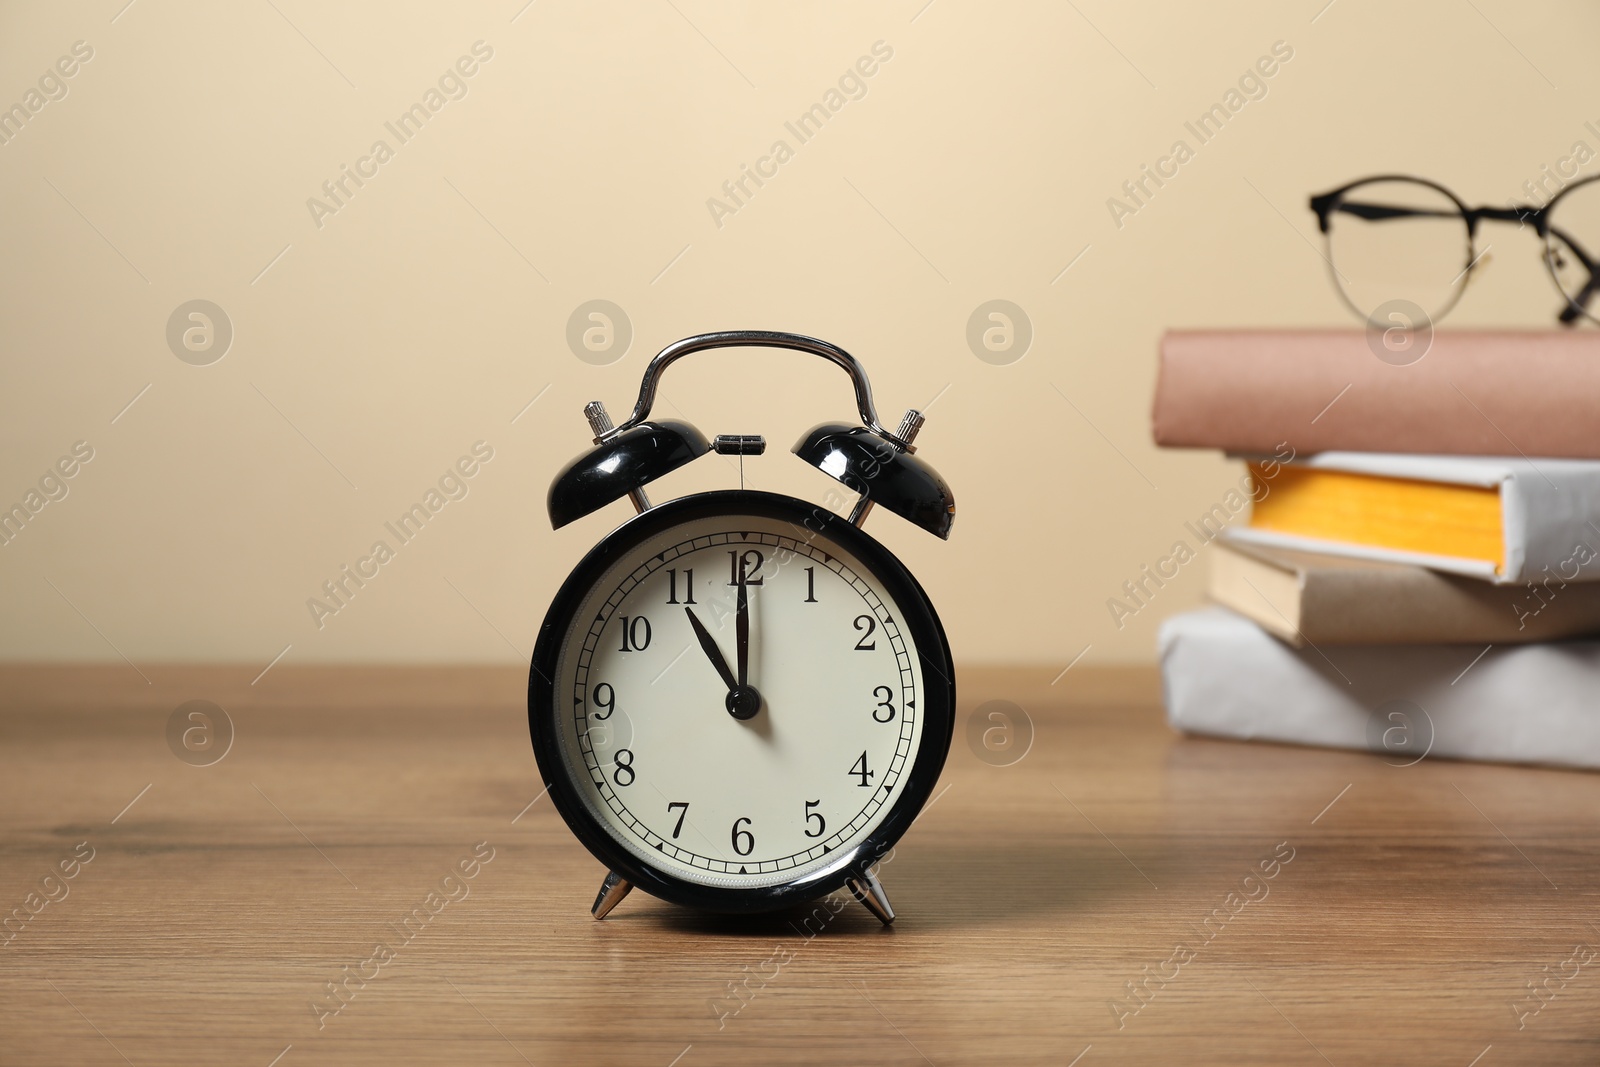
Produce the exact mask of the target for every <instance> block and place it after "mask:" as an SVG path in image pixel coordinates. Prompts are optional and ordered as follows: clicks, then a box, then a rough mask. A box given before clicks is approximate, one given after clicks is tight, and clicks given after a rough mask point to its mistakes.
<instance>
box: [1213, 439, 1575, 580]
mask: <svg viewBox="0 0 1600 1067" xmlns="http://www.w3.org/2000/svg"><path fill="white" fill-rule="evenodd" d="M1240 458H1244V459H1250V458H1251V457H1240ZM1270 466H1271V467H1272V469H1274V470H1278V469H1284V470H1302V471H1334V472H1341V473H1344V474H1358V475H1366V476H1369V477H1371V478H1380V479H1388V480H1391V481H1395V482H1400V483H1405V482H1422V483H1429V482H1431V483H1435V484H1439V485H1447V486H1466V487H1474V488H1478V489H1486V490H1491V491H1493V492H1495V493H1497V494H1498V496H1499V505H1500V507H1499V510H1500V519H1499V527H1500V529H1499V535H1500V537H1501V539H1502V542H1503V551H1504V558H1503V559H1499V560H1495V559H1482V558H1476V559H1475V558H1466V557H1461V556H1449V555H1439V554H1435V553H1431V552H1423V551H1408V550H1403V549H1397V548H1393V547H1390V546H1386V545H1378V544H1357V543H1352V542H1349V541H1341V540H1333V539H1323V538H1319V537H1314V536H1307V535H1305V534H1303V533H1298V532H1293V531H1285V530H1272V529H1263V528H1261V526H1260V525H1259V522H1258V519H1259V516H1257V515H1252V517H1251V520H1250V521H1251V524H1250V525H1242V524H1241V525H1235V526H1233V527H1230V528H1229V529H1228V531H1227V536H1228V537H1230V538H1233V539H1235V540H1238V541H1242V542H1244V543H1246V544H1257V545H1264V546H1266V547H1269V548H1288V549H1297V550H1300V551H1305V552H1322V553H1327V554H1330V555H1339V556H1346V557H1349V558H1352V559H1364V560H1376V561H1380V562H1385V563H1401V564H1410V565H1412V566H1417V567H1428V568H1430V569H1432V570H1439V571H1448V572H1452V573H1455V574H1465V575H1469V576H1471V577H1473V578H1479V579H1482V580H1483V581H1490V582H1498V583H1501V584H1505V585H1521V584H1523V583H1525V582H1529V581H1532V582H1538V583H1541V584H1546V585H1559V584H1564V583H1566V582H1574V581H1576V582H1583V581H1597V580H1600V460H1587V459H1522V458H1506V457H1502V456H1420V455H1402V454H1389V453H1377V452H1321V453H1318V454H1316V455H1309V456H1301V457H1299V458H1297V459H1294V460H1292V461H1290V462H1288V463H1284V464H1281V465H1270ZM1275 488H1276V487H1275V486H1274V484H1273V480H1272V478H1270V477H1268V478H1265V479H1263V478H1262V476H1261V474H1260V473H1259V472H1258V473H1257V489H1256V492H1257V499H1261V500H1263V504H1265V503H1267V502H1269V501H1270V497H1271V495H1272V493H1273V491H1274V489H1275ZM1258 510H1259V509H1258ZM1389 517H1390V518H1394V519H1398V518H1400V516H1389Z"/></svg>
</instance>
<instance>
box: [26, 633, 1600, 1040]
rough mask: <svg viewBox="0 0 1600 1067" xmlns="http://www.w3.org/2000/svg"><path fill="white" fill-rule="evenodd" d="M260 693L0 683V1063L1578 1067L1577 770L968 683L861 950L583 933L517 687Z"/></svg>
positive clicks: (1585, 910)
mask: <svg viewBox="0 0 1600 1067" xmlns="http://www.w3.org/2000/svg"><path fill="white" fill-rule="evenodd" d="M258 672H259V665H257V666H256V667H240V668H228V667H204V668H182V667H171V668H165V669H150V668H146V673H147V674H148V675H149V677H150V684H148V685H147V684H146V683H145V682H144V680H143V679H142V678H140V677H139V676H138V675H136V674H134V673H133V672H132V671H130V670H129V669H128V668H126V667H125V666H122V667H116V668H109V667H108V668H99V667H95V668H68V667H30V668H21V667H13V668H6V669H3V670H0V694H3V695H0V802H3V809H0V810H3V813H4V832H3V836H0V909H3V910H4V912H5V914H6V915H7V916H9V917H10V918H9V921H8V922H7V924H6V929H5V933H4V935H3V937H0V940H4V945H3V947H0V1062H4V1063H8V1064H11V1063H15V1064H48V1063H70V1064H118V1063H124V1062H126V1063H131V1064H139V1065H144V1064H219V1063H229V1064H245V1065H255V1067H269V1065H271V1064H277V1065H279V1067H301V1065H305V1064H324V1063H326V1064H331V1063H343V1064H365V1063H374V1064H376V1063H408V1062H415V1063H444V1062H461V1063H471V1064H475V1065H477V1064H482V1065H491V1064H523V1063H531V1064H541V1065H543V1064H589V1063H593V1064H613V1063H615V1064H643V1065H653V1067H669V1065H672V1064H677V1065H679V1067H700V1065H703V1064H734V1063H762V1064H767V1063H780V1064H789V1063H794V1064H864V1063H873V1064H924V1063H932V1064H997V1063H998V1064H1006V1063H1052V1064H1072V1063H1076V1064H1079V1065H1081V1067H1096V1065H1098V1064H1104V1063H1140V1064H1149V1063H1182V1064H1197V1063H1218V1064H1274V1065H1280V1064H1323V1063H1327V1064H1333V1065H1336V1067H1346V1065H1353V1064H1400V1063H1403V1064H1441V1065H1452V1067H1469V1065H1474V1064H1475V1065H1477V1067H1499V1065H1502V1064H1510V1063H1525V1064H1569V1063H1570V1064H1594V1063H1596V1062H1597V1061H1600V956H1597V955H1596V954H1595V946H1600V926H1597V925H1596V924H1597V923H1600V891H1597V888H1596V874H1597V871H1600V864H1597V848H1600V839H1597V831H1600V778H1596V777H1595V776H1593V775H1588V774H1581V773H1574V772H1565V771H1554V770H1538V769H1515V768H1505V767H1494V766H1486V765H1474V764H1464V763H1448V762H1443V761H1439V760H1433V759H1427V760H1424V761H1422V762H1421V763H1420V764H1418V765H1416V766H1411V767H1396V766H1389V765H1388V764H1386V763H1385V762H1383V761H1382V760H1381V759H1379V758H1377V757H1375V756H1369V755H1365V754H1359V753H1345V752H1329V751H1320V750H1313V749H1301V748H1291V747H1282V746H1272V745H1258V744H1242V743H1232V742H1223V741H1211V740H1201V739H1191V738H1182V737H1179V736H1177V735H1174V734H1173V733H1171V732H1170V731H1169V730H1168V729H1167V727H1166V726H1165V724H1164V723H1163V721H1162V719H1161V716H1160V710H1159V694H1158V691H1157V687H1156V681H1155V677H1154V675H1153V674H1152V673H1150V672H1147V671H1137V670H1130V671H1111V670H1102V671H1095V670H1090V669H1087V668H1083V667H1079V668H1076V669H1074V670H1072V671H1070V672H1069V673H1068V674H1066V675H1065V676H1064V677H1062V678H1061V679H1060V681H1059V682H1057V683H1056V684H1055V685H1051V684H1050V681H1051V677H1052V675H1053V673H1054V672H1045V673H1040V672H1036V671H1034V672H1030V671H996V670H984V671H978V670H972V671H965V672H963V673H962V676H961V686H962V692H963V699H962V705H961V708H962V717H961V724H960V726H959V727H958V733H957V737H956V740H955V744H954V747H953V749H952V751H951V754H950V761H949V765H948V767H947V770H946V772H945V778H944V782H943V783H942V784H941V786H940V787H939V788H940V791H939V792H937V793H936V799H935V800H934V801H933V803H932V804H931V805H930V806H929V807H928V808H927V809H925V811H924V813H923V815H922V817H921V818H920V820H919V821H918V822H917V824H916V825H915V826H914V827H913V828H912V830H911V832H910V833H909V834H908V835H907V836H906V837H905V838H904V840H903V841H902V842H901V844H900V846H899V848H898V849H897V850H896V851H895V852H894V853H893V855H892V857H891V858H890V859H889V860H888V861H887V862H886V864H885V866H884V868H883V871H882V876H883V882H884V885H885V887H886V888H887V890H888V892H889V895H890V898H891V899H892V901H893V903H894V905H895V907H896V908H897V909H898V911H899V915H900V918H899V921H898V922H897V923H896V924H895V926H894V927H893V928H892V929H887V930H886V929H883V928H881V927H880V926H879V924H878V923H877V921H876V920H874V919H873V918H872V917H871V916H870V915H868V914H867V913H866V911H864V910H863V909H862V908H861V907H860V906H858V905H856V904H855V903H854V902H850V903H849V905H848V906H844V907H842V908H840V909H838V910H837V911H836V910H835V909H834V907H833V906H831V905H829V904H828V903H823V904H821V905H820V906H819V907H818V908H817V909H812V910H808V911H800V912H796V913H791V914H784V915H780V916H775V917H768V918H762V919H758V920H746V921H733V920H728V919H721V918H715V917H707V916H703V915H695V914H690V913H687V912H685V911H683V910H680V909H677V908H674V907H671V906H669V905H667V904H664V903H662V902H660V901H657V900H654V899H652V898H650V897H647V896H644V895H643V894H641V893H635V894H633V895H632V896H631V897H629V898H628V899H627V900H626V901H624V902H623V904H622V905H621V906H620V907H619V908H618V909H617V910H616V911H615V912H614V913H613V914H612V916H611V918H609V919H607V920H606V921H605V922H595V921H593V920H592V919H590V918H589V914H588V907H589V904H590V903H591V902H592V900H593V898H594V894H595V891H596V889H597V888H598V887H599V884H600V880H601V877H602V875H603V873H604V872H603V871H602V869H601V868H600V866H599V865H598V864H597V863H596V862H595V861H594V860H593V859H592V858H591V857H590V856H589V855H588V854H587V853H586V852H585V851H584V850H583V849H582V848H581V847H580V846H579V845H578V844H577V843H576V841H575V840H574V839H573V837H572V835H571V834H570V833H569V832H568V831H567V829H566V827H565V826H564V825H563V824H562V823H561V821H560V819H559V818H558V817H557V816H556V814H555V812H554V810H553V809H552V808H551V806H550V803H549V801H548V799H537V798H538V797H539V794H540V783H539V781H538V776H537V772H536V769H535V767H534V762H533V757H532V754H531V751H530V749H529V745H528V737H527V724H526V714H525V708H524V704H523V700H524V685H525V679H524V676H523V674H522V672H520V671H516V670H506V669H473V668H462V669H442V668H441V669H421V668H418V669H376V668H361V669H356V668H348V669H334V668H324V669H315V668H291V667H288V666H279V667H277V668H275V669H273V670H272V671H270V672H268V673H267V674H266V675H265V676H264V677H262V678H261V679H260V680H259V681H258V682H256V683H255V684H254V685H252V684H250V679H251V678H252V677H253V676H255V675H256V674H257V673H258ZM194 699H204V700H209V701H213V702H214V703H216V704H217V705H219V706H220V707H222V708H223V709H225V710H226V712H227V715H228V718H229V719H230V720H231V722H232V724H233V728H234V737H233V740H232V744H231V747H230V748H228V749H227V752H226V755H224V756H223V757H222V758H221V759H220V760H218V761H217V762H215V763H213V764H212V765H210V766H194V765H190V764H188V763H186V762H184V761H182V760H180V759H179V758H178V756H177V755H175V751H174V749H173V748H171V747H169V743H168V722H169V718H170V717H171V716H172V715H173V713H174V709H176V708H178V706H179V705H180V704H182V703H184V702H185V701H189V700H194ZM991 700H1008V701H1011V702H1013V703H1014V704H1015V705H1016V706H1018V707H1019V708H1020V709H1022V711H1023V713H1025V715H1026V717H1027V719H1029V720H1031V723H1032V728H1033V734H1034V736H1033V738H1032V742H1031V747H1029V748H1028V749H1027V751H1026V754H1025V755H1024V756H1023V757H1022V758H1021V759H1020V760H1018V761H1017V762H1015V763H1013V764H1012V765H1010V766H996V765H993V764H992V763H990V762H985V761H984V760H982V759H980V758H979V757H978V755H976V754H975V753H976V752H977V751H987V750H985V749H983V747H982V745H981V744H980V745H978V746H977V748H976V749H974V747H972V746H971V745H969V742H968V739H967V735H966V731H965V727H966V725H967V722H968V720H969V717H970V714H971V712H972V711H973V709H974V708H975V707H976V706H977V705H979V704H981V703H984V702H987V701H991ZM986 714H987V712H986ZM980 723H982V724H984V725H987V724H989V720H987V719H983V720H980ZM1019 736H1020V735H1019ZM992 740H993V738H992ZM181 748H182V746H181V745H180V746H179V749H180V750H181ZM212 752H213V753H214V752H215V749H213V750H212ZM1015 754H1016V749H1012V750H1011V753H1010V755H1013V756H1014V755H1015ZM191 758H194V757H192V756H191ZM990 758H991V759H995V758H997V757H995V756H993V755H991V757H990ZM84 857H91V858H88V859H87V862H84ZM485 857H490V858H487V859H486V858H485ZM463 869H465V870H470V871H471V872H472V873H471V876H470V877H467V876H466V875H465V874H463V873H462V872H463ZM68 871H70V872H71V877H66V872H68ZM452 873H453V874H454V877H449V876H451V875H452ZM17 909H20V911H18V910H17ZM35 912H36V914H35ZM18 915H22V916H25V917H26V918H25V919H24V918H17V916H18ZM407 916H413V918H412V919H411V921H410V923H409V925H407V924H405V923H404V920H405V919H406V917H407ZM416 916H420V918H417V917H416ZM380 944H382V945H384V946H386V951H385V952H381V953H378V954H375V946H377V945H380ZM351 975H355V977H354V978H353V979H352V978H350V977H349V976H351ZM347 979H348V981H347ZM338 982H346V986H345V988H346V989H347V992H346V994H345V996H344V998H342V999H335V998H333V997H332V996H330V994H329V993H328V989H329V983H338ZM1129 983H1133V988H1131V989H1130V985H1129ZM1530 983H1532V984H1530ZM1534 985H1537V987H1538V994H1537V996H1535V994H1534V992H1533V988H1534Z"/></svg>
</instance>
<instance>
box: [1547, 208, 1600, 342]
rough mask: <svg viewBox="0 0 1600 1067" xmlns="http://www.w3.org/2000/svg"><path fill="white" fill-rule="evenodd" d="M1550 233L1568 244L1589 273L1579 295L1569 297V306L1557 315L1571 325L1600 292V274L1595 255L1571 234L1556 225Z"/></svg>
mask: <svg viewBox="0 0 1600 1067" xmlns="http://www.w3.org/2000/svg"><path fill="white" fill-rule="evenodd" d="M1550 233H1551V234H1552V235H1554V236H1555V237H1557V238H1559V239H1560V241H1561V243H1562V244H1564V245H1566V246H1567V248H1568V249H1569V250H1570V251H1571V252H1572V255H1573V257H1574V258H1575V259H1577V261H1578V262H1579V263H1581V264H1583V269H1584V270H1585V271H1586V272H1588V275H1589V277H1588V280H1587V281H1585V282H1584V283H1583V288H1582V289H1579V290H1578V295H1577V296H1571V297H1568V298H1567V306H1566V307H1564V308H1562V309H1561V313H1560V314H1559V315H1557V316H1556V318H1557V319H1558V320H1559V321H1560V322H1561V324H1562V325H1563V326H1571V325H1572V324H1573V323H1575V322H1577V321H1578V317H1579V316H1580V315H1583V314H1585V313H1587V312H1588V310H1589V301H1590V300H1592V299H1594V296H1595V294H1596V293H1597V292H1600V275H1597V274H1596V271H1595V261H1594V257H1593V256H1591V255H1589V253H1587V252H1585V251H1584V249H1583V246H1582V245H1580V244H1578V242H1577V241H1576V240H1575V239H1574V238H1573V236H1572V235H1571V234H1569V233H1567V232H1566V231H1565V230H1562V229H1560V228H1558V227H1555V226H1552V227H1550Z"/></svg>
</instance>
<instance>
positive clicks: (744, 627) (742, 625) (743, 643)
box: [733, 560, 750, 688]
mask: <svg viewBox="0 0 1600 1067" xmlns="http://www.w3.org/2000/svg"><path fill="white" fill-rule="evenodd" d="M733 634H734V644H735V646H736V647H737V650H738V653H739V686H740V688H743V687H744V686H745V685H746V683H748V682H749V681H750V594H749V593H748V592H747V591H746V587H745V574H744V561H743V560H740V561H739V599H738V611H737V615H736V617H735V619H734V626H733Z"/></svg>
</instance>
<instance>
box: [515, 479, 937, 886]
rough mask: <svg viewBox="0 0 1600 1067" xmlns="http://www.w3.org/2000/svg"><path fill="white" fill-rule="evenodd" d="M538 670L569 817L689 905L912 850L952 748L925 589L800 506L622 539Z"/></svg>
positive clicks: (737, 512) (563, 602)
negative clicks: (904, 838)
mask: <svg viewBox="0 0 1600 1067" xmlns="http://www.w3.org/2000/svg"><path fill="white" fill-rule="evenodd" d="M741 584H742V586H743V589H742V597H741ZM741 599H742V600H743V603H744V610H743V616H744V623H743V629H744V631H745V632H746V634H747V636H746V639H745V641H744V643H743V645H744V653H743V655H742V656H741V650H740V649H741V642H740V639H739V634H740V631H741V622H740V615H741V611H740V601H741ZM930 646H931V647H930ZM534 667H535V670H534V674H533V677H532V681H531V683H530V694H531V699H530V709H529V710H530V723H531V725H532V728H533V733H534V739H535V748H536V750H538V752H539V757H540V766H541V769H542V770H543V771H544V773H545V776H546V780H547V781H548V782H549V783H550V786H551V792H552V794H553V795H554V796H555V797H556V799H557V803H558V805H559V806H560V807H561V809H562V813H563V815H564V816H566V817H567V820H568V822H569V823H571V824H573V826H574V829H575V830H578V831H579V836H580V837H582V838H583V839H584V840H585V843H586V844H588V845H589V846H590V849H591V851H595V852H596V854H597V855H598V856H599V857H600V858H601V860H602V861H603V862H606V863H608V864H610V865H611V866H612V868H613V869H614V870H619V873H622V874H623V875H624V877H629V876H630V875H632V877H631V878H630V880H633V881H635V882H636V884H639V883H640V881H641V876H642V880H643V887H644V888H646V889H650V890H651V891H653V892H657V893H658V895H664V896H668V898H669V899H680V900H683V902H685V903H699V904H707V903H712V904H713V906H714V904H715V900H716V898H718V897H720V898H722V902H723V903H727V898H729V897H731V896H737V895H740V894H741V892H745V893H746V895H750V896H753V897H756V898H760V899H762V900H764V901H768V902H771V903H777V902H781V899H782V898H783V897H784V896H785V895H786V894H785V892H784V890H785V889H793V890H794V891H795V892H796V893H800V894H802V895H815V894H816V893H818V892H824V891H826V887H823V888H819V886H818V883H819V881H824V880H828V879H829V878H830V876H837V877H836V878H835V880H836V881H842V880H843V878H844V877H845V876H847V875H848V874H849V873H850V872H849V870H848V868H849V867H850V865H851V863H852V862H853V861H855V860H856V859H859V858H860V857H861V856H862V855H863V854H865V853H866V852H867V851H869V850H867V849H865V848H864V846H867V845H869V844H873V843H883V847H884V848H885V849H886V848H887V843H889V842H892V839H893V838H897V837H898V836H899V833H901V832H903V830H904V827H905V826H906V825H908V824H909V819H910V818H911V817H913V816H914V815H915V814H916V811H917V810H918V809H919V808H920V807H921V805H922V803H923V802H924V801H925V800H926V798H927V795H928V792H929V790H930V789H931V786H932V784H933V780H934V779H936V778H937V776H938V772H939V769H940V767H941V766H942V765H943V761H944V756H945V753H946V751H947V750H948V746H949V737H950V720H951V704H952V702H953V699H952V695H953V683H952V682H951V676H950V669H949V654H948V650H947V648H946V647H945V644H944V638H943V634H942V631H941V629H940V627H939V624H938V620H937V618H936V617H935V616H934V615H933V612H932V609H931V607H930V606H929V605H928V603H927V600H926V597H925V596H924V594H923V593H922V591H921V589H920V588H919V587H918V586H917V585H916V583H915V581H914V580H912V579H911V577H910V575H909V574H908V573H907V572H905V570H904V568H903V567H902V566H901V565H900V564H899V563H898V561H896V560H895V559H894V557H893V556H892V555H890V554H889V553H888V552H887V550H885V549H883V548H882V547H881V546H879V545H878V544H877V543H876V542H875V541H873V540H872V539H871V538H869V537H867V536H866V535H865V534H862V533H861V532H860V531H858V530H856V529H855V528H854V527H853V526H850V525H849V524H848V523H846V522H845V521H844V520H842V519H839V518H838V517H837V516H834V515H833V514H832V513H830V512H827V511H825V510H822V509H818V508H816V507H814V506H811V505H807V504H804V503H803V502H801V501H798V500H791V499H789V498H786V497H777V496H772V495H770V494H764V493H749V492H739V493H732V492H729V493H712V494H703V495H701V496H698V497H689V498H685V499H684V500H681V501H674V502H672V503H669V504H664V505H662V506H661V507H658V508H654V509H652V510H650V511H648V512H646V513H644V514H643V515H641V516H639V517H637V518H636V519H634V520H633V521H631V522H629V523H628V524H627V525H625V526H623V527H622V528H621V529H619V530H618V531H616V532H615V533H614V534H613V535H612V536H611V537H609V538H608V539H607V541H606V542H604V543H602V545H601V546H599V548H597V549H596V550H595V552H594V553H591V555H590V558H588V559H586V560H585V561H584V563H582V564H580V565H579V567H578V569H577V570H576V571H575V572H574V574H573V576H572V578H570V579H569V580H568V583H567V586H566V587H565V588H564V589H563V590H562V593H561V594H560V595H558V597H557V600H556V604H555V605H553V606H552V609H551V615H550V618H548V619H547V620H546V628H545V631H544V632H542V633H541V635H540V648H539V649H538V650H536V653H535V661H534ZM741 668H742V673H741ZM930 675H932V677H930ZM892 817H893V818H892ZM871 858H873V859H876V858H877V856H876V855H873V856H872V857H871ZM663 889H666V890H667V891H665V892H663V891H662V890H663ZM673 890H678V892H676V893H674V892H673ZM748 891H755V892H754V893H753V894H751V893H749V892H748ZM686 896H688V897H691V898H692V899H683V898H684V897H686Z"/></svg>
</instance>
